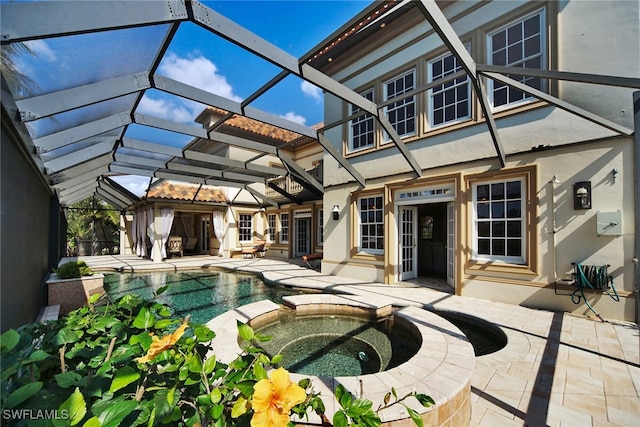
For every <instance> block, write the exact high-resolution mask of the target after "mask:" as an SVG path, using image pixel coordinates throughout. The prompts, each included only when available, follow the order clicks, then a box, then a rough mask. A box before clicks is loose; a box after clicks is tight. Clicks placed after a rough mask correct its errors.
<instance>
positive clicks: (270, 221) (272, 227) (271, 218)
mask: <svg viewBox="0 0 640 427" xmlns="http://www.w3.org/2000/svg"><path fill="white" fill-rule="evenodd" d="M276 217H277V215H276V214H274V213H270V214H267V241H269V242H271V243H272V242H275V240H276Z"/></svg>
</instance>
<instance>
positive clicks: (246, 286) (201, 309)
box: [104, 270, 302, 324]
mask: <svg viewBox="0 0 640 427" xmlns="http://www.w3.org/2000/svg"><path fill="white" fill-rule="evenodd" d="M165 285H168V286H169V287H168V289H167V290H166V291H165V292H164V293H162V294H160V295H157V296H156V293H157V291H158V290H159V289H160V288H161V287H163V286H165ZM104 289H105V291H106V292H107V294H108V295H109V297H110V298H111V299H112V300H116V299H118V298H120V297H122V296H124V295H126V294H129V293H133V294H136V295H138V296H140V297H141V298H144V299H145V300H147V301H151V300H155V301H157V302H160V303H163V304H166V305H168V306H169V307H171V309H172V310H173V314H174V316H175V317H177V318H181V317H184V316H186V315H191V321H192V322H195V323H202V324H205V323H207V322H208V321H209V320H211V319H213V318H214V317H216V316H218V315H220V314H222V313H224V312H226V311H229V310H233V309H234V308H237V307H240V306H242V305H245V304H249V303H252V302H256V301H261V300H264V299H268V300H271V301H273V302H275V303H277V304H282V303H283V300H282V297H284V296H288V295H298V294H300V293H302V292H301V291H299V290H295V289H291V288H286V287H283V286H270V285H267V284H265V283H264V282H263V281H262V280H260V279H259V278H258V277H256V276H255V275H253V274H244V273H236V272H226V271H215V270H195V271H177V272H153V273H106V274H105V275H104Z"/></svg>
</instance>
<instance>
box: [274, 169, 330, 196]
mask: <svg viewBox="0 0 640 427" xmlns="http://www.w3.org/2000/svg"><path fill="white" fill-rule="evenodd" d="M322 170H323V168H322V162H320V163H318V165H316V166H315V167H313V168H312V169H306V172H308V173H309V175H311V176H312V177H313V178H314V179H315V180H316V181H318V182H319V183H320V184H322V183H323V179H322ZM265 195H266V196H267V197H269V198H271V199H273V200H274V201H276V202H292V203H302V202H309V201H312V200H320V199H322V193H320V192H319V191H318V190H316V189H315V188H314V187H313V186H312V185H310V184H307V183H305V182H304V181H303V180H302V179H300V178H298V177H295V176H293V175H292V174H287V175H283V176H278V177H276V178H271V179H268V180H267V187H266V190H265Z"/></svg>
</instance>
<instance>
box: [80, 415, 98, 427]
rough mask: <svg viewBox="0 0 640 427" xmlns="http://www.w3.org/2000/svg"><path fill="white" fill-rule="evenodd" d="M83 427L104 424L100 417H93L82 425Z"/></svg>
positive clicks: (94, 426) (96, 426) (95, 426)
mask: <svg viewBox="0 0 640 427" xmlns="http://www.w3.org/2000/svg"><path fill="white" fill-rule="evenodd" d="M82 427H102V424H101V423H100V420H98V417H91V418H89V419H88V420H87V422H86V423H84V424H83V425H82Z"/></svg>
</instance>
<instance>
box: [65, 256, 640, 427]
mask: <svg viewBox="0 0 640 427" xmlns="http://www.w3.org/2000/svg"><path fill="white" fill-rule="evenodd" d="M81 259H83V260H84V261H86V262H87V264H88V265H89V266H90V267H92V268H94V269H95V270H98V271H100V272H109V271H122V272H127V271H135V272H142V271H153V270H165V271H166V270H183V269H199V268H223V269H227V270H238V271H245V272H255V273H260V274H262V275H263V277H264V279H265V280H266V281H268V282H272V283H276V284H283V285H287V286H296V287H305V288H313V289H318V290H326V291H327V292H340V293H347V294H352V295H359V296H363V297H375V298H380V297H381V296H382V297H384V298H386V299H389V301H390V302H392V303H393V304H394V305H398V306H416V307H433V308H435V309H437V310H449V311H455V312H459V313H464V314H467V315H471V316H476V317H480V318H482V319H485V320H487V321H490V322H492V323H494V324H496V325H498V326H499V327H501V328H502V330H503V331H504V332H505V333H506V334H507V336H508V344H507V346H506V347H505V348H503V349H502V350H500V351H498V352H495V353H493V354H489V355H486V356H481V357H477V358H476V364H475V370H474V372H473V375H472V380H471V393H472V398H471V401H472V415H471V426H488V427H496V426H499V427H502V426H547V425H548V426H579V427H589V426H594V427H596V426H597V427H601V426H638V425H640V336H639V333H638V326H637V325H636V324H635V323H631V322H622V321H613V320H609V321H607V322H600V321H597V320H592V319H589V318H586V317H579V316H575V315H571V314H567V313H561V312H552V311H545V310H539V309H531V308H526V307H522V306H517V305H511V304H504V303H498V302H492V301H487V300H480V299H476V298H470V297H461V296H455V295H451V294H450V293H445V292H440V291H438V290H434V289H430V288H426V287H422V286H418V285H411V284H402V285H385V284H381V283H370V282H362V281H358V280H354V279H348V278H343V277H337V276H328V275H323V274H321V273H319V272H317V271H314V270H311V269H309V268H306V267H303V266H301V265H297V264H296V263H295V262H292V260H279V259H274V258H251V259H243V258H233V259H229V258H219V257H211V256H191V257H184V258H171V259H168V260H166V261H165V262H162V263H153V262H151V261H150V260H145V259H141V258H138V257H136V256H132V255H122V256H119V255H117V256H110V255H109V256H99V257H81ZM63 262H64V261H63ZM452 427H455V426H452Z"/></svg>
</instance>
